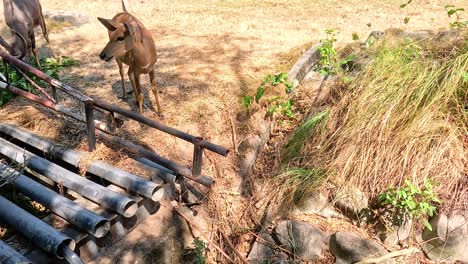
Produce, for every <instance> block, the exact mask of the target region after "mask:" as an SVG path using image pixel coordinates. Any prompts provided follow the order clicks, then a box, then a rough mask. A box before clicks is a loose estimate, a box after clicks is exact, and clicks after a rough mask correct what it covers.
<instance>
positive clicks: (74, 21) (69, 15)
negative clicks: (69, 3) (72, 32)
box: [43, 11, 89, 26]
mask: <svg viewBox="0 0 468 264" xmlns="http://www.w3.org/2000/svg"><path fill="white" fill-rule="evenodd" d="M43 13H44V18H46V19H49V20H52V21H55V22H59V23H68V24H70V25H72V26H80V25H83V24H86V23H89V16H88V15H86V14H83V13H77V12H67V11H58V12H43Z"/></svg>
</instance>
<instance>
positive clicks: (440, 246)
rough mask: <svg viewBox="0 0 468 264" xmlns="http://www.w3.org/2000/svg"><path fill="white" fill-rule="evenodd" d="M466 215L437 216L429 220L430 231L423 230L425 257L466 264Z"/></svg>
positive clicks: (467, 238)
mask: <svg viewBox="0 0 468 264" xmlns="http://www.w3.org/2000/svg"><path fill="white" fill-rule="evenodd" d="M467 215H468V214H466V213H465V214H464V216H463V215H452V216H450V217H448V216H447V215H445V214H441V215H437V216H435V217H434V218H432V219H431V220H430V222H429V223H430V224H431V226H432V231H429V230H428V229H425V230H424V231H423V233H422V243H421V247H422V248H423V250H424V252H425V253H426V255H427V256H428V257H429V258H430V259H432V260H435V261H442V260H443V261H445V262H452V263H453V262H455V261H460V262H462V263H468V250H467V249H468V217H467Z"/></svg>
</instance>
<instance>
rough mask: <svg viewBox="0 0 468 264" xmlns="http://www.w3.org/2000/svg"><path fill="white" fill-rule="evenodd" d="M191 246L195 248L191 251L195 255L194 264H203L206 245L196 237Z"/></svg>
mask: <svg viewBox="0 0 468 264" xmlns="http://www.w3.org/2000/svg"><path fill="white" fill-rule="evenodd" d="M193 244H194V245H195V248H194V249H193V253H194V255H195V262H194V263H195V264H205V263H206V258H205V251H206V244H205V242H203V241H202V240H200V239H199V238H198V237H196V238H195V239H194V240H193Z"/></svg>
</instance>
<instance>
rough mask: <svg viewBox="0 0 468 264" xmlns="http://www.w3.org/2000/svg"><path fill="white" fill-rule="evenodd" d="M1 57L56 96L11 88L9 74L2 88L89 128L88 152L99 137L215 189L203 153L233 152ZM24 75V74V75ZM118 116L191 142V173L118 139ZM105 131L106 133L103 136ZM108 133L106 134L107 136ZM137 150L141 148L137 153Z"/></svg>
mask: <svg viewBox="0 0 468 264" xmlns="http://www.w3.org/2000/svg"><path fill="white" fill-rule="evenodd" d="M0 57H1V58H2V60H3V64H4V65H5V71H7V70H8V64H10V65H11V66H12V68H13V69H14V70H16V71H19V73H20V74H21V75H22V76H23V77H24V76H26V77H25V80H26V81H28V82H30V83H32V84H33V86H34V87H36V88H38V84H36V83H34V81H33V80H31V79H30V78H28V77H27V75H26V74H25V73H24V72H28V73H30V74H32V75H34V76H37V77H38V78H39V79H41V80H43V81H44V82H46V83H48V84H50V85H51V88H52V93H53V96H52V97H53V98H54V99H52V98H51V96H49V95H48V94H47V93H46V92H45V91H44V90H43V89H38V90H39V91H40V92H41V93H42V94H44V95H45V97H46V98H44V97H40V96H38V95H35V94H32V93H29V92H26V91H24V90H21V89H19V88H16V87H14V86H12V85H11V83H10V81H9V80H8V73H7V72H5V73H6V74H5V76H7V80H6V82H0V88H3V89H6V90H8V91H11V92H13V93H15V94H17V95H20V96H22V97H24V98H27V99H29V100H31V101H34V102H36V103H39V104H41V105H43V106H46V107H48V108H50V109H52V110H55V111H57V112H59V113H62V114H65V115H67V116H69V117H72V118H73V119H75V120H77V121H80V122H83V123H85V125H86V134H87V140H88V148H89V151H94V150H95V149H96V136H97V137H98V138H100V139H101V140H103V141H107V142H110V143H113V144H116V143H117V144H120V146H123V147H125V148H126V149H127V150H130V151H132V152H136V153H137V154H138V155H140V156H143V157H145V158H147V159H149V160H151V161H154V162H156V163H159V164H161V165H163V166H167V167H168V169H170V170H173V171H175V172H176V173H178V174H180V175H182V176H184V177H186V178H188V179H191V180H194V181H196V182H198V183H200V184H202V185H205V186H208V187H209V186H211V185H212V184H213V181H212V180H211V179H209V178H208V179H209V180H208V179H207V177H205V176H203V175H202V174H201V170H202V164H203V149H207V150H210V151H212V152H214V153H217V154H219V155H222V156H227V155H228V154H229V150H228V149H227V148H225V147H222V146H220V145H216V144H214V143H211V142H209V141H207V140H205V139H203V138H201V137H197V136H193V135H190V134H188V133H185V132H183V131H180V130H178V129H176V128H173V127H170V126H167V125H164V124H162V123H159V122H157V121H155V120H152V119H149V118H147V117H145V116H143V115H141V114H139V113H136V112H132V111H130V110H126V109H123V108H121V107H118V106H115V105H113V104H110V103H107V102H105V101H103V100H100V99H98V98H91V97H88V96H86V95H85V94H83V93H82V92H80V91H78V90H77V89H75V88H73V87H71V86H69V85H67V84H65V83H62V82H60V81H59V80H57V79H54V78H53V77H51V76H49V75H47V74H45V73H44V72H42V71H40V70H38V69H36V68H34V67H32V66H30V65H29V64H26V63H24V62H23V61H21V60H18V59H17V58H15V57H14V56H11V55H10V54H8V53H7V52H5V51H3V50H1V49H0ZM23 71H24V72H23ZM56 89H59V90H61V91H63V92H65V93H66V94H68V95H70V96H71V97H73V98H74V99H76V100H78V101H79V102H81V103H82V104H83V107H84V113H85V115H84V116H82V115H80V114H77V113H75V112H73V111H72V110H71V109H69V108H66V107H64V106H62V105H60V104H59V103H58V98H57V96H56V94H57V91H56ZM94 110H101V111H107V112H105V114H106V115H107V116H109V117H110V118H111V124H108V123H106V122H102V121H99V120H96V119H95V118H94ZM115 114H119V115H121V116H124V117H126V118H129V119H132V120H135V121H137V122H139V123H141V124H145V125H147V126H150V127H152V128H155V129H157V130H159V131H162V132H164V133H167V134H169V135H172V136H175V137H177V138H180V139H182V140H185V141H188V142H190V143H192V144H193V146H194V147H193V160H192V168H191V170H190V169H188V168H186V167H183V166H181V165H179V164H177V163H175V162H172V161H169V160H167V159H165V158H163V157H160V156H158V155H157V154H155V153H153V152H151V151H148V150H146V149H144V148H142V147H140V146H137V145H135V144H133V143H131V142H127V141H126V140H124V139H121V138H118V137H115V136H113V135H112V134H113V131H114V129H115V127H116V126H117V125H116V124H118V123H119V121H120V120H118V119H117V118H116V116H115ZM101 131H102V132H101ZM103 132H104V133H103ZM135 146H136V147H137V148H136V149H135Z"/></svg>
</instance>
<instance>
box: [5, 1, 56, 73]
mask: <svg viewBox="0 0 468 264" xmlns="http://www.w3.org/2000/svg"><path fill="white" fill-rule="evenodd" d="M3 13H4V16H5V22H6V24H7V26H8V27H9V28H10V29H11V31H12V32H13V33H14V34H15V39H14V41H13V43H12V44H11V45H10V44H7V43H6V42H5V41H0V44H1V45H2V46H4V47H5V48H7V49H8V51H9V52H10V53H11V54H12V55H17V54H18V53H19V54H28V55H29V52H30V51H32V53H33V55H34V57H35V58H36V63H37V66H38V68H40V67H41V66H40V64H39V57H38V55H37V50H36V39H35V36H34V28H35V27H36V26H40V27H41V29H42V34H43V35H44V38H45V39H46V41H47V43H48V44H49V48H50V43H49V36H48V33H47V28H46V25H45V21H44V16H43V14H42V7H41V4H40V3H39V0H28V1H24V0H3ZM50 50H51V51H52V49H51V48H50ZM52 54H53V51H52ZM21 57H22V56H21Z"/></svg>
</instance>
